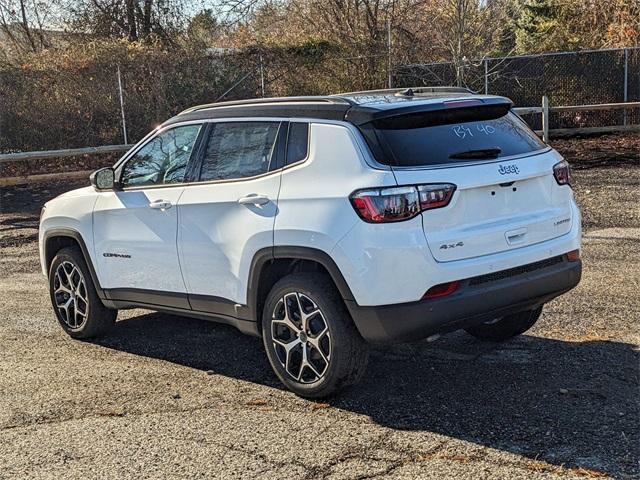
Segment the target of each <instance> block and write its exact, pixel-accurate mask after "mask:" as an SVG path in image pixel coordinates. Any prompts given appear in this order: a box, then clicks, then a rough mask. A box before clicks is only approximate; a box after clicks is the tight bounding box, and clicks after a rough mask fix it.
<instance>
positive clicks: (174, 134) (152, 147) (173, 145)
mask: <svg viewBox="0 0 640 480" xmlns="http://www.w3.org/2000/svg"><path fill="white" fill-rule="evenodd" d="M200 127H201V125H183V126H181V127H175V128H172V129H170V130H167V131H165V132H162V133H160V134H159V135H157V136H156V137H154V138H153V139H151V140H150V141H149V142H148V143H146V144H145V145H144V146H143V147H142V148H141V149H140V150H138V152H136V153H135V155H134V156H133V157H131V158H130V159H129V160H128V161H127V163H126V164H125V166H124V168H123V170H122V177H121V179H120V182H121V183H122V185H123V186H124V187H137V186H143V185H162V184H171V183H180V182H182V181H183V180H184V175H185V170H186V168H187V163H188V162H189V158H190V157H191V154H192V152H193V147H194V145H195V143H196V139H197V138H198V133H199V132H200Z"/></svg>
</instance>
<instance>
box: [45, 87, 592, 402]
mask: <svg viewBox="0 0 640 480" xmlns="http://www.w3.org/2000/svg"><path fill="white" fill-rule="evenodd" d="M511 107H512V104H511V102H510V101H509V100H508V99H506V98H503V97H497V96H488V95H474V94H472V93H471V92H469V91H467V90H464V89H457V88H415V89H407V90H385V91H370V92H356V93H349V94H342V95H336V96H326V97H290V98H272V99H260V100H249V101H239V102H225V103H216V104H211V105H203V106H199V107H195V108H191V109H189V110H187V111H185V112H182V113H181V114H179V115H177V116H175V117H173V118H171V119H169V120H167V121H166V122H165V123H164V124H162V125H160V126H159V127H158V128H156V129H155V130H154V131H153V132H151V133H150V134H149V135H147V136H146V137H145V138H144V139H143V140H142V141H140V142H139V143H138V144H137V145H136V146H135V147H133V148H132V149H131V150H130V151H129V152H128V153H127V154H125V155H124V156H123V157H122V158H121V159H120V160H119V161H118V162H117V163H116V164H115V165H114V167H113V168H103V169H100V170H98V171H96V172H95V173H94V174H93V175H92V176H91V184H92V185H91V186H90V187H86V188H81V189H79V190H74V191H72V192H69V193H66V194H64V195H61V196H59V197H57V198H55V199H54V200H51V201H50V202H48V203H47V204H46V205H45V208H44V209H43V212H42V218H41V222H40V257H41V263H42V271H43V273H44V274H45V275H47V276H48V278H49V285H50V293H51V300H52V303H53V309H54V311H55V314H56V316H57V318H58V320H59V322H60V324H61V325H62V327H63V328H64V329H65V331H66V332H67V333H68V334H69V335H71V336H72V337H74V338H92V337H96V336H100V335H104V334H106V333H107V332H108V331H109V330H110V329H111V328H112V327H113V326H114V323H115V319H116V314H117V310H118V309H124V308H133V307H142V308H148V309H153V310H158V311H166V312H172V313H176V314H181V315H188V316H193V317H198V318H204V319H211V320H215V321H219V322H223V323H227V324H230V325H233V326H235V327H237V328H238V329H239V330H241V331H242V332H245V333H249V334H252V335H257V336H261V337H262V338H263V341H264V348H265V350H266V353H267V356H268V358H269V361H270V363H271V365H272V367H273V369H274V371H275V373H276V374H277V376H278V377H279V378H280V380H281V381H282V382H283V383H284V384H285V385H286V386H287V387H288V388H289V389H291V390H293V391H294V392H296V393H297V394H299V395H302V396H307V397H322V396H326V395H329V394H331V393H333V392H335V391H336V390H337V389H339V388H341V387H342V386H344V385H348V384H350V383H354V382H355V381H357V380H358V379H359V378H360V377H361V375H362V374H363V373H364V371H365V367H366V363H367V358H368V348H367V347H368V344H369V343H389V342H406V341H415V340H419V339H423V338H427V337H432V336H435V335H438V334H440V333H443V332H448V331H453V330H458V329H465V330H466V331H467V332H469V333H470V334H471V335H474V336H476V337H478V338H480V339H483V340H490V341H500V340H504V339H507V338H510V337H512V336H515V335H519V334H521V333H523V332H525V331H526V330H527V329H529V328H530V327H531V326H532V325H533V324H534V323H535V321H536V320H537V319H538V317H539V316H540V312H541V309H542V305H543V304H544V303H545V302H548V301H549V300H551V299H552V298H554V297H556V296H558V295H560V294H562V293H563V292H566V291H567V290H569V289H571V288H573V287H575V286H576V285H577V284H578V282H579V281H580V275H581V261H580V258H579V257H580V255H579V248H580V237H581V227H580V213H579V210H578V208H577V206H576V203H575V201H574V197H573V193H572V190H571V187H570V182H571V176H570V169H569V166H568V164H567V163H566V161H564V160H563V159H562V157H561V156H560V155H559V154H558V153H557V152H555V151H554V150H553V149H552V148H550V147H549V146H547V145H545V144H544V143H543V142H541V141H540V140H539V139H538V137H537V136H536V135H535V134H534V133H533V132H532V131H531V130H530V129H529V128H528V127H527V125H526V124H525V123H524V122H523V121H522V120H521V119H520V118H519V117H518V116H517V115H515V114H514V113H512V112H511Z"/></svg>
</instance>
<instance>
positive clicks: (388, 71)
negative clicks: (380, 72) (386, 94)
mask: <svg viewBox="0 0 640 480" xmlns="http://www.w3.org/2000/svg"><path fill="white" fill-rule="evenodd" d="M387 73H388V75H389V88H393V78H392V77H393V71H392V69H391V17H389V18H387Z"/></svg>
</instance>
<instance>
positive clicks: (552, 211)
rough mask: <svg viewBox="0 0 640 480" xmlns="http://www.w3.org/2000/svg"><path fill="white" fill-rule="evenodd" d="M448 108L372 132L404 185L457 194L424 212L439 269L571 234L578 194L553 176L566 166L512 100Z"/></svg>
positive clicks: (386, 122) (379, 125) (395, 120)
mask: <svg viewBox="0 0 640 480" xmlns="http://www.w3.org/2000/svg"><path fill="white" fill-rule="evenodd" d="M441 105H442V110H438V109H433V105H432V106H431V109H430V110H429V111H428V112H424V113H423V114H420V113H416V112H413V113H411V114H410V115H405V116H402V115H396V116H393V117H391V118H386V119H382V120H376V121H375V122H372V125H370V130H369V131H368V132H367V135H368V140H370V139H371V135H372V134H373V135H375V138H376V142H377V148H378V149H379V150H378V152H379V155H377V156H380V153H382V155H384V161H385V163H388V164H390V165H392V166H393V170H394V173H395V175H396V179H397V181H398V184H399V185H419V184H433V183H451V184H454V185H455V186H456V190H455V192H454V194H453V197H452V198H451V201H450V202H449V204H448V205H447V206H445V207H442V208H437V209H432V210H425V211H423V212H422V218H423V226H424V232H425V236H426V238H427V242H428V244H429V247H430V249H431V251H432V253H433V256H434V258H435V259H436V260H437V261H439V262H448V261H454V260H463V259H467V258H473V257H479V256H483V255H489V254H493V253H498V252H504V251H507V250H515V249H518V248H522V247H526V246H528V245H533V244H536V243H540V242H544V241H546V240H550V239H553V238H556V237H559V236H561V235H564V234H566V233H568V232H569V231H570V229H571V225H572V218H571V215H572V209H571V202H572V198H573V194H572V192H571V188H570V187H569V186H568V185H563V186H561V185H558V183H557V182H556V180H555V177H554V174H553V167H554V165H555V164H557V163H558V162H560V161H561V160H562V158H561V157H560V156H559V155H558V154H557V153H556V152H555V151H554V150H552V149H550V148H549V147H547V146H546V145H545V144H544V143H543V142H541V141H540V140H539V139H538V137H537V136H536V135H535V133H533V132H532V131H531V130H530V129H529V127H528V126H527V125H526V124H525V123H524V122H523V121H522V120H521V119H520V118H519V117H517V116H516V115H515V114H513V113H511V112H510V111H509V109H510V103H507V101H506V99H505V102H503V104H502V105H500V103H499V102H498V103H496V102H493V103H492V104H491V105H486V106H485V105H484V104H483V103H482V100H475V99H467V100H462V101H461V100H454V101H449V102H447V101H443V102H442V103H441ZM365 130H366V128H365Z"/></svg>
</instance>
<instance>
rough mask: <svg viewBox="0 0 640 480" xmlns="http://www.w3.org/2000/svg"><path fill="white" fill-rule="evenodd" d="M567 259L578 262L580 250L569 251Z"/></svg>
mask: <svg viewBox="0 0 640 480" xmlns="http://www.w3.org/2000/svg"><path fill="white" fill-rule="evenodd" d="M567 260H569V261H570V262H577V261H578V260H580V250H571V251H570V252H568V253H567Z"/></svg>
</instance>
